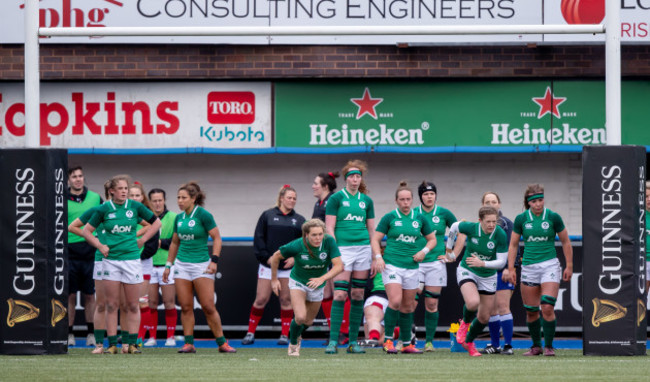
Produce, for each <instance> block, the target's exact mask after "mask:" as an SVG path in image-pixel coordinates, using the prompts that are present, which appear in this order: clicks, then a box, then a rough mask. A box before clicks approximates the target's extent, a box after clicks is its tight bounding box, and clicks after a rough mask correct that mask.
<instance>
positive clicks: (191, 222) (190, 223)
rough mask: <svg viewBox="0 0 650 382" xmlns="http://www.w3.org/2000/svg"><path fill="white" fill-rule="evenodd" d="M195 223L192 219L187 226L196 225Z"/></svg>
mask: <svg viewBox="0 0 650 382" xmlns="http://www.w3.org/2000/svg"><path fill="white" fill-rule="evenodd" d="M195 225H196V222H195V221H194V220H190V221H189V222H187V226H188V227H190V228H192V227H194V226H195Z"/></svg>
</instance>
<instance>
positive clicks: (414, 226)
mask: <svg viewBox="0 0 650 382" xmlns="http://www.w3.org/2000/svg"><path fill="white" fill-rule="evenodd" d="M411 225H412V226H413V228H420V223H418V222H413V223H411Z"/></svg>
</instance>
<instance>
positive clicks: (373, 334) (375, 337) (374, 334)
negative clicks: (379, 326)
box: [368, 329, 380, 341]
mask: <svg viewBox="0 0 650 382" xmlns="http://www.w3.org/2000/svg"><path fill="white" fill-rule="evenodd" d="M379 335H380V333H379V330H376V329H373V330H371V331H370V333H368V337H370V339H371V340H376V341H379Z"/></svg>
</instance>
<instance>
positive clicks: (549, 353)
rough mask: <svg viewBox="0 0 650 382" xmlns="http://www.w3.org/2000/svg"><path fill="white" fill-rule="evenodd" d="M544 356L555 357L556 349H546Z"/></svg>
mask: <svg viewBox="0 0 650 382" xmlns="http://www.w3.org/2000/svg"><path fill="white" fill-rule="evenodd" d="M544 355H545V356H547V357H555V349H553V348H552V347H545V348H544Z"/></svg>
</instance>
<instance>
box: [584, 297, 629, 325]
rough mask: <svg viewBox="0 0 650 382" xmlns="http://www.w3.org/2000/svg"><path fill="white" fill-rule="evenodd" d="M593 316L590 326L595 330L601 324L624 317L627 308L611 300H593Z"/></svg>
mask: <svg viewBox="0 0 650 382" xmlns="http://www.w3.org/2000/svg"><path fill="white" fill-rule="evenodd" d="M591 301H592V302H593V303H594V314H593V315H592V316H591V324H592V325H593V326H594V327H595V328H597V327H599V326H600V324H601V323H603V322H610V321H616V320H618V319H620V318H623V317H625V315H626V314H627V308H626V307H624V306H622V305H621V304H619V303H617V302H616V301H612V300H604V299H599V298H594V299H593V300H591Z"/></svg>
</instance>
